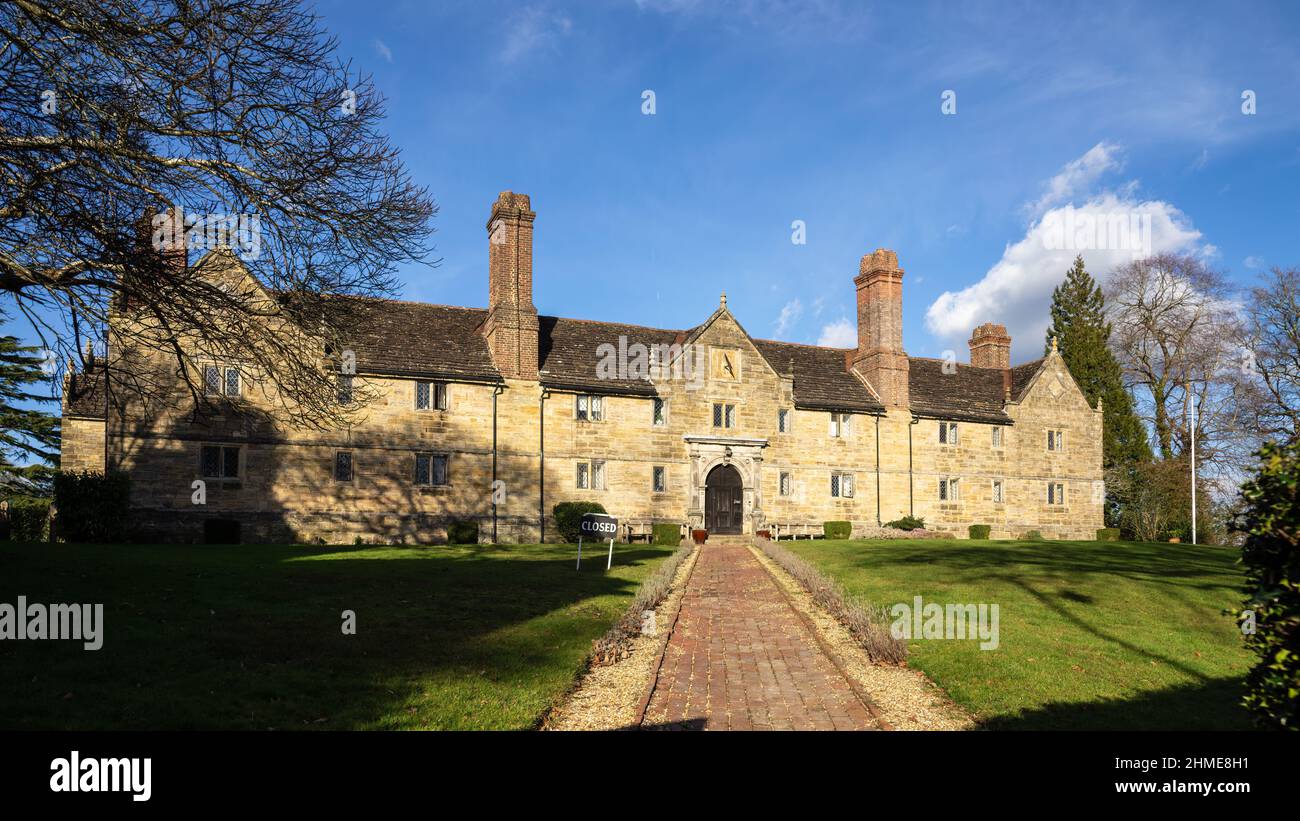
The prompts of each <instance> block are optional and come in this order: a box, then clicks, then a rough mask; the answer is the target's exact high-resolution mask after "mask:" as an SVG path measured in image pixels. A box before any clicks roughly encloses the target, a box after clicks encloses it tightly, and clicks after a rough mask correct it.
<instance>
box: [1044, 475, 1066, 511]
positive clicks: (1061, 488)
mask: <svg viewBox="0 0 1300 821" xmlns="http://www.w3.org/2000/svg"><path fill="white" fill-rule="evenodd" d="M1065 500H1066V492H1065V482H1057V481H1055V480H1053V481H1050V482H1048V483H1047V505H1048V507H1065Z"/></svg>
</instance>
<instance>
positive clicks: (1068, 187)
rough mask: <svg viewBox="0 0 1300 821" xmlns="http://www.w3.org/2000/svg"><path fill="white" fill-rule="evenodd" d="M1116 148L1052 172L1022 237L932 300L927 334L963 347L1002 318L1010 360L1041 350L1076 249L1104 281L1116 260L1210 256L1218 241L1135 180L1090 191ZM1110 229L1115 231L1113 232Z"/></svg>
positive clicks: (1092, 152) (1115, 160) (1100, 147)
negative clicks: (980, 271) (966, 281)
mask: <svg viewBox="0 0 1300 821" xmlns="http://www.w3.org/2000/svg"><path fill="white" fill-rule="evenodd" d="M1120 153H1121V149H1120V147H1119V146H1116V145H1113V144H1110V143H1104V142H1103V143H1098V144H1097V145H1095V146H1093V147H1092V148H1091V149H1089V150H1088V152H1087V153H1085V154H1084V155H1083V156H1082V157H1079V158H1078V159H1075V160H1072V161H1071V162H1069V163H1067V164H1066V165H1065V166H1064V167H1063V168H1062V169H1061V171H1060V172H1059V173H1058V174H1056V175H1055V176H1054V177H1052V179H1051V180H1050V181H1049V182H1048V183H1047V190H1046V192H1045V193H1044V194H1043V196H1042V197H1041V198H1040V199H1039V200H1038V201H1037V202H1035V203H1034V204H1032V205H1031V206H1029V207H1030V209H1031V210H1035V211H1036V213H1035V214H1034V217H1035V219H1034V220H1033V221H1032V222H1031V223H1030V225H1029V227H1028V228H1027V229H1026V231H1025V236H1024V237H1023V238H1022V239H1020V240H1018V241H1017V242H1014V243H1010V244H1008V245H1007V246H1006V247H1005V248H1004V249H1003V251H1002V258H1001V259H999V260H998V261H997V262H996V263H995V264H994V265H993V267H991V268H989V269H988V271H986V272H985V273H984V276H983V277H982V278H981V279H980V280H979V281H978V282H976V283H975V284H973V285H970V286H968V287H966V288H963V289H962V290H960V291H945V292H944V293H943V294H940V295H939V297H938V298H937V299H935V301H934V302H933V303H931V304H930V307H929V308H928V309H927V310H926V313H925V324H926V327H928V328H929V329H930V331H931V333H933V334H934V335H935V336H936V337H938V338H939V340H940V341H941V342H942V343H943V344H945V345H947V346H950V347H952V348H953V349H955V350H959V351H962V350H965V343H966V340H967V339H968V338H969V337H970V332H971V330H973V329H974V328H975V327H976V326H977V325H980V324H983V323H985V322H1000V323H1002V324H1004V325H1006V326H1007V330H1008V332H1009V333H1010V334H1011V339H1012V342H1011V344H1012V357H1013V359H1014V360H1016V361H1021V360H1025V359H1030V358H1033V357H1036V356H1039V355H1040V354H1041V352H1042V345H1043V336H1044V334H1045V333H1046V331H1047V325H1048V321H1049V316H1048V308H1049V306H1050V305H1051V301H1052V290H1053V289H1054V288H1055V287H1056V286H1057V285H1059V284H1060V283H1061V281H1062V280H1063V279H1064V278H1065V272H1066V271H1068V270H1069V268H1070V266H1071V265H1073V263H1074V258H1075V256H1076V255H1082V256H1083V261H1084V264H1085V265H1086V266H1087V267H1088V271H1089V273H1091V274H1092V275H1093V277H1094V278H1095V279H1097V281H1098V282H1105V280H1106V277H1107V276H1108V275H1109V274H1110V272H1111V271H1112V270H1114V269H1115V268H1117V267H1118V266H1120V265H1123V264H1125V263H1128V262H1131V261H1132V260H1134V259H1136V258H1139V257H1142V256H1146V255H1148V254H1159V253H1192V254H1198V255H1200V256H1201V257H1202V258H1207V259H1208V258H1212V257H1213V256H1214V255H1215V254H1217V253H1218V249H1217V248H1215V247H1214V246H1213V245H1210V244H1208V243H1202V242H1201V232H1200V231H1198V230H1196V228H1195V227H1194V226H1193V225H1192V223H1191V220H1190V219H1189V218H1188V217H1187V216H1186V215H1185V214H1184V213H1183V212H1182V211H1180V210H1179V209H1178V208H1176V207H1174V206H1173V205H1172V204H1170V203H1168V202H1164V201H1161V200H1145V199H1141V198H1140V197H1139V196H1138V184H1137V181H1136V180H1130V181H1128V182H1125V183H1123V184H1121V185H1120V186H1118V187H1117V188H1115V189H1113V190H1104V191H1101V192H1100V193H1096V194H1091V193H1090V190H1091V189H1092V188H1093V187H1094V186H1095V185H1096V183H1097V182H1098V181H1099V179H1100V178H1101V176H1102V175H1103V174H1105V173H1107V172H1108V171H1113V170H1118V169H1120V168H1121V167H1122V162H1121V161H1120V159H1119V157H1120ZM1078 200H1081V203H1080V204H1074V203H1075V202H1076V201H1078ZM1038 209H1041V210H1038ZM1115 228H1118V229H1119V234H1118V235H1117V234H1115V233H1111V231H1112V230H1113V229H1115ZM1126 232H1127V236H1124V234H1125V233H1126Z"/></svg>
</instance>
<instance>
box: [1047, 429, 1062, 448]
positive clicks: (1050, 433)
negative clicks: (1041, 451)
mask: <svg viewBox="0 0 1300 821" xmlns="http://www.w3.org/2000/svg"><path fill="white" fill-rule="evenodd" d="M1043 445H1044V448H1045V452H1047V453H1065V431H1064V430H1063V429H1061V428H1048V429H1047V441H1046V442H1044V443H1043Z"/></svg>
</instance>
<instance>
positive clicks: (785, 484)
mask: <svg viewBox="0 0 1300 821" xmlns="http://www.w3.org/2000/svg"><path fill="white" fill-rule="evenodd" d="M793 493H794V477H793V476H792V475H791V473H790V471H788V470H782V471H779V472H778V473H777V475H776V495H777V496H787V497H788V496H790V495H792V494H793Z"/></svg>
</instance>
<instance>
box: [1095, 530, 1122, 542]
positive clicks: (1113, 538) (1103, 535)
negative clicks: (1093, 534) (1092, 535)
mask: <svg viewBox="0 0 1300 821" xmlns="http://www.w3.org/2000/svg"><path fill="white" fill-rule="evenodd" d="M1097 541H1099V542H1118V541H1119V528H1118V527H1103V528H1100V529H1098V531H1097Z"/></svg>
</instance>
